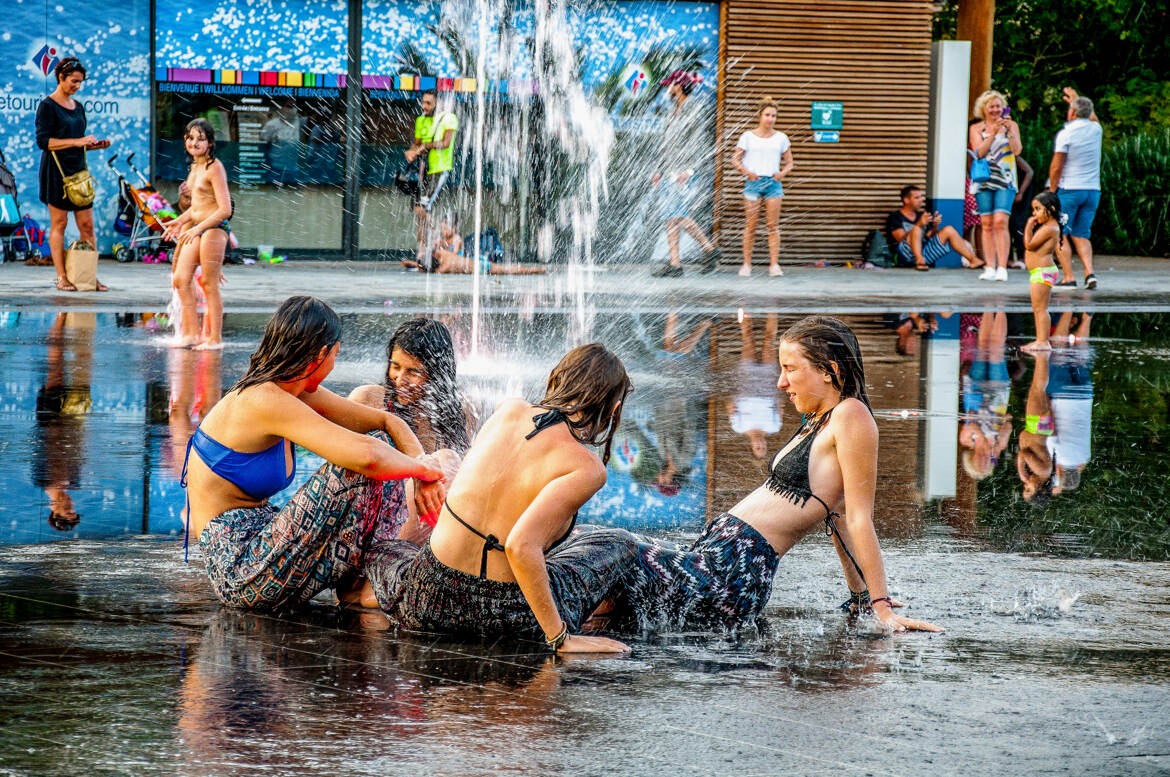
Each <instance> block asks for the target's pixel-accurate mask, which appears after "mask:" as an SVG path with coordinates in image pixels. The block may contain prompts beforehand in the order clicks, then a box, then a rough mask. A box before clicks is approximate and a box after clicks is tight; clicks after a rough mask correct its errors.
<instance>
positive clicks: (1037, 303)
mask: <svg viewBox="0 0 1170 777" xmlns="http://www.w3.org/2000/svg"><path fill="white" fill-rule="evenodd" d="M1063 240H1064V236H1063V235H1061V233H1060V200H1058V199H1057V198H1056V195H1055V194H1053V193H1052V192H1041V193H1040V194H1038V195H1037V196H1036V197H1035V198H1033V200H1032V217H1031V218H1030V219H1028V223H1027V225H1026V226H1025V227H1024V249H1025V250H1024V261H1025V262H1026V263H1027V265H1028V283H1029V284H1030V286H1029V288H1030V289H1031V296H1032V315H1033V316H1035V317H1036V339H1035V340H1033V341H1032V342H1030V343H1028V344H1027V345H1025V346H1024V347H1023V348H1022V350H1024V351H1050V350H1052V346H1051V345H1049V344H1048V333H1049V331H1050V330H1051V329H1052V320H1051V319H1050V318H1049V316H1048V297H1049V295H1050V294H1051V293H1052V284H1054V283H1056V279H1057V278H1059V277H1060V270H1059V268H1057V266H1056V251H1057V248H1058V247H1059V246H1060V245H1061V243H1062V242H1063Z"/></svg>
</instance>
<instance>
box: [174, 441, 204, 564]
mask: <svg viewBox="0 0 1170 777" xmlns="http://www.w3.org/2000/svg"><path fill="white" fill-rule="evenodd" d="M195 431H196V432H198V431H199V428H198V427H196V428H195ZM194 442H195V435H194V434H192V435H191V436H190V437H189V438H187V455H185V456H184V457H183V474H182V475H181V476H180V477H179V485H180V486H182V487H183V499H184V500H185V503H186V507H184V508H183V512H184V520H183V563H184V564H186V563H188V561H187V544H188V542H189V540H190V539H191V497H190V496H189V495H188V494H187V462H188V461H189V460H190V459H191V444H192V443H194Z"/></svg>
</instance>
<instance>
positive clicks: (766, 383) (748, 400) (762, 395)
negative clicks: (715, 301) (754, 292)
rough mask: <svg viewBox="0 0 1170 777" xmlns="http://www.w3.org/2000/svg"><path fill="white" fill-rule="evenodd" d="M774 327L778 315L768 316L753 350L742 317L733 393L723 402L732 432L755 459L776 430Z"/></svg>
mask: <svg viewBox="0 0 1170 777" xmlns="http://www.w3.org/2000/svg"><path fill="white" fill-rule="evenodd" d="M778 326H779V318H778V316H777V315H776V314H775V313H769V314H768V315H767V317H766V318H765V319H764V339H763V341H762V342H761V343H760V349H759V350H758V351H757V350H756V343H755V337H754V336H753V334H752V320H751V318H750V317H748V316H747V314H744V315H742V316H741V317H740V322H739V332H740V338H741V341H742V346H741V351H740V356H739V366H738V367H737V368H736V375H735V377H736V394H735V397H734V398H733V399H730V400H728V402H727V414H728V416H729V417H730V420H731V428H732V430H734V431H735V433H736V434H742V435H745V436H746V437H747V438H748V440H749V441H750V442H751V446H752V455H753V456H755V457H756V458H757V459H762V458H764V457H765V456H767V455H768V435H770V434H776V433H777V432H779V431H780V402H779V399H780V395H779V393H778V391H777V388H776V380H777V379H778V378H779V377H780V364H779V363H778V362H777V361H776V329H777V327H778Z"/></svg>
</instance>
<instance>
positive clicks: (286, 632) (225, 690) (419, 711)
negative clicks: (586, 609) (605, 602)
mask: <svg viewBox="0 0 1170 777" xmlns="http://www.w3.org/2000/svg"><path fill="white" fill-rule="evenodd" d="M313 609H314V610H318V609H324V608H313ZM357 617H360V616H358V615H356V614H354V613H349V612H344V611H343V612H341V613H338V612H336V611H333V610H329V611H325V612H320V613H318V612H306V611H303V612H302V613H298V616H297V618H296V619H295V622H290V620H289V619H287V618H280V619H275V618H270V617H264V616H262V615H258V614H255V613H247V612H239V611H236V610H231V609H227V608H220V609H217V610H215V611H213V612H211V613H210V614H209V616H208V618H207V625H206V627H205V628H204V629H203V631H202V634H193V635H192V636H191V637H190V638H189V641H188V642H187V644H186V648H187V649H186V650H185V651H184V655H186V656H188V657H189V659H188V660H187V661H185V662H183V665H182V667H181V668H180V669H179V670H178V672H179V686H178V692H177V694H176V704H175V707H176V712H177V720H176V722H175V726H176V728H177V730H178V733H179V734H180V736H181V746H182V748H183V751H184V752H183V753H182V754H181V755H182V756H183V759H182V760H183V761H184V762H185V764H186V771H184V769H182V768H179V769H176V770H175V772H174V773H176V774H221V773H222V774H239V773H241V770H240V769H239V768H238V765H239V764H241V763H247V764H249V765H250V766H253V767H255V768H256V769H258V770H261V771H263V770H265V769H270V770H272V771H273V772H274V773H277V774H286V773H288V770H287V769H285V768H284V764H286V763H288V761H289V758H290V757H292V758H295V757H296V753H297V752H300V751H302V750H303V742H304V741H305V738H306V737H313V738H314V743H315V744H314V755H315V757H316V758H317V759H319V761H320V762H321V763H329V762H343V761H346V760H348V759H350V758H352V756H353V755H354V753H356V752H367V753H373V752H377V753H379V754H380V755H381V756H382V757H387V756H388V755H392V754H393V753H394V752H395V751H396V750H397V749H398V748H402V749H403V750H410V749H411V748H415V747H416V746H424V747H425V746H426V745H425V742H426V741H430V736H431V734H432V731H431V727H430V726H429V725H427V724H428V722H431V721H435V720H454V719H459V720H463V721H469V722H470V724H471V725H472V726H473V727H474V729H475V731H476V735H477V736H478V737H482V738H483V741H495V742H506V741H509V740H510V738H512V737H515V736H517V735H518V734H522V735H523V736H526V737H530V736H539V734H540V732H541V731H542V730H543V728H544V727H552V728H555V729H558V730H561V729H563V727H564V726H566V725H570V726H571V725H573V723H574V721H573V711H572V709H570V708H569V707H567V706H565V705H564V704H562V703H559V702H558V696H557V686H558V685H559V684H560V682H561V678H562V671H561V667H560V666H558V665H557V664H555V663H554V659H553V657H552V656H550V655H549V654H547V653H542V652H522V653H519V654H517V652H516V650H515V646H514V645H511V646H501V647H499V648H497V647H494V646H491V645H485V646H483V647H482V648H477V649H476V650H475V651H467V650H466V647H465V646H456V645H448V644H444V643H442V642H439V643H436V641H435V640H434V639H433V638H430V637H428V638H419V639H418V640H417V641H414V640H412V639H411V638H410V637H409V636H408V635H402V634H399V635H396V638H395V639H386V637H385V635H384V634H382V633H378V632H367V633H364V634H363V633H360V632H357V631H355V626H356V624H354V623H353V622H352V620H353V619H356V618H357ZM294 633H295V634H296V635H298V637H300V636H305V637H307V639H308V641H307V643H305V644H304V645H301V646H298V645H295V644H291V643H290V639H289V638H290V635H292V634H294ZM562 664H563V659H562ZM469 688H471V689H474V692H473V693H468V692H467V691H468V689H469ZM324 689H329V690H328V691H327V692H317V690H324ZM326 734H329V735H326ZM416 752H417V751H416ZM534 752H535V753H536V754H535V755H533V756H531V758H530V759H529V760H531V763H529V762H528V760H525V759H526V756H524V755H522V754H518V755H517V756H516V759H513V760H510V762H509V763H510V764H512V765H514V766H516V767H517V768H519V769H520V773H532V774H536V773H539V772H540V764H539V763H537V762H538V761H540V758H541V753H540V751H534ZM463 766H464V767H466V763H464V764H463ZM386 771H387V773H392V772H393V770H386ZM441 771H442V770H440V772H441ZM457 771H458V773H462V774H468V773H475V770H472V769H468V768H462V769H458V770H457Z"/></svg>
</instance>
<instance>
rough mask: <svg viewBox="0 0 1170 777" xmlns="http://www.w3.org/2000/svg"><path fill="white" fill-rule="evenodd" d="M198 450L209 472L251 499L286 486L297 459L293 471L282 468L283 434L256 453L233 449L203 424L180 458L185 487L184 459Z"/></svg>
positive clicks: (187, 528) (291, 476) (294, 472)
mask: <svg viewBox="0 0 1170 777" xmlns="http://www.w3.org/2000/svg"><path fill="white" fill-rule="evenodd" d="M192 448H194V449H195V452H196V453H198V454H199V458H201V459H203V463H204V464H206V465H207V466H208V467H209V468H210V469H211V471H212V472H214V473H215V474H217V475H219V476H220V477H221V478H223V479H224V480H226V481H227V482H229V483H231V484H232V485H234V486H235V487H236V488H238V489H240V490H241V491H243V492H244V493H245V494H247V495H248V496H250V497H252V498H253V499H267V498H268V497H270V496H272V495H273V494H275V493H278V492H280V491H283V490H284V489H286V488H288V486H289V484H290V483H292V482H293V478H295V477H296V474H297V460H296V458H295V457H294V458H293V466H292V472H287V473H286V471H285V463H284V438H283V437H282V438H281V439H279V440H277V441H276V443H275V444H274V445H273V446H272V447H271V448H266V449H265V450H262V451H257V452H256V453H245V452H243V451H237V450H233V449H231V448H229V447H227V446H226V445H224V444H223V443H221V442H219V441H218V440H214V439H212V438H211V437H210V436H208V434H207V433H206V432H204V431H203V429H202V427H200V428H197V429H196V430H195V433H194V434H193V435H191V439H190V440H189V441H188V442H187V455H186V456H185V457H184V458H183V476H182V479H181V480H180V481H179V485H181V486H182V487H183V488H184V489H185V488H186V487H187V462H188V460H190V458H191V449H192ZM190 508H191V500H190V499H188V500H187V512H188V516H187V527H186V528H185V529H184V531H183V561H186V560H187V542H188V538H189V535H188V532H189V529H190V525H191V524H190V521H191V518H190Z"/></svg>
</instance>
